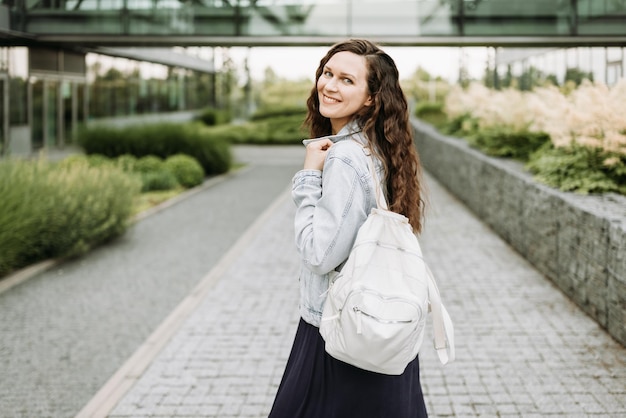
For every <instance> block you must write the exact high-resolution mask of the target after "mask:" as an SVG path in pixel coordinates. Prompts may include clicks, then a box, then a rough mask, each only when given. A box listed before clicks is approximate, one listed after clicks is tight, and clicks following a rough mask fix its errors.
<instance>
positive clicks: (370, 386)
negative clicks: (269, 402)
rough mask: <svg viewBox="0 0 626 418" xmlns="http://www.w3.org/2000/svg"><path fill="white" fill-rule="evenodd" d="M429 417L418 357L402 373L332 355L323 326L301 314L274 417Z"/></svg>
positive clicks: (277, 395) (273, 408)
mask: <svg viewBox="0 0 626 418" xmlns="http://www.w3.org/2000/svg"><path fill="white" fill-rule="evenodd" d="M427 416H428V414H427V413H426V406H425V405H424V396H423V394H422V387H421V385H420V376H419V360H418V358H416V359H415V360H413V361H412V362H411V363H410V364H409V365H408V366H407V368H406V370H405V371H404V373H403V374H402V375H399V376H389V375H384V374H379V373H373V372H369V371H366V370H362V369H359V368H357V367H354V366H351V365H349V364H347V363H344V362H342V361H339V360H336V359H334V358H333V357H331V356H330V355H328V353H326V351H325V350H324V340H323V339H322V336H321V335H320V333H319V328H317V327H315V326H313V325H310V324H308V323H307V322H305V321H304V320H303V319H302V318H300V323H299V325H298V331H297V333H296V337H295V341H294V343H293V347H292V349H291V354H290V356H289V360H288V361H287V366H286V368H285V373H284V374H283V378H282V381H281V383H280V386H279V388H278V393H277V394H276V398H275V399H274V405H273V407H272V411H271V412H270V415H269V417H270V418H350V417H359V418H379V417H380V418H383V417H384V418H418V417H427Z"/></svg>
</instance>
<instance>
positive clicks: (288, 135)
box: [208, 115, 308, 145]
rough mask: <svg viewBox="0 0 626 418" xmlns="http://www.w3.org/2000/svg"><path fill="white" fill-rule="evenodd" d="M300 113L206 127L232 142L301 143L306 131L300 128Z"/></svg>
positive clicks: (260, 143) (306, 135) (218, 136)
mask: <svg viewBox="0 0 626 418" xmlns="http://www.w3.org/2000/svg"><path fill="white" fill-rule="evenodd" d="M303 121H304V117H303V116H301V115H291V116H275V117H272V118H266V119H261V120H256V121H253V122H248V123H246V124H244V125H229V126H221V127H215V128H210V129H208V134H209V135H211V136H215V137H216V138H220V139H224V140H227V141H229V142H230V143H233V144H258V145H278V144H280V145H290V144H300V145H301V144H302V140H303V139H305V138H308V133H307V132H306V131H305V130H304V129H303V128H302V122H303Z"/></svg>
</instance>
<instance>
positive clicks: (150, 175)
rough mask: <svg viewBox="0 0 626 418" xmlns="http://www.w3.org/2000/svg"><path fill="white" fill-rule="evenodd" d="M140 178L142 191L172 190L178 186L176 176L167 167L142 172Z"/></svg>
mask: <svg viewBox="0 0 626 418" xmlns="http://www.w3.org/2000/svg"><path fill="white" fill-rule="evenodd" d="M140 178H141V186H142V187H141V191H142V192H153V191H156V190H172V189H175V188H176V187H178V181H177V180H176V176H175V175H174V173H172V172H171V171H169V170H168V169H167V168H165V167H162V168H161V169H158V170H150V171H144V172H141V174H140Z"/></svg>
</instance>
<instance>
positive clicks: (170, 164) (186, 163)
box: [163, 154, 204, 188]
mask: <svg viewBox="0 0 626 418" xmlns="http://www.w3.org/2000/svg"><path fill="white" fill-rule="evenodd" d="M163 165H164V167H165V169H166V170H167V171H169V172H170V173H172V174H173V175H174V177H175V178H176V180H177V181H178V183H179V184H180V185H181V186H183V187H185V188H190V187H194V186H197V185H199V184H201V183H202V181H203V180H204V170H203V169H202V166H201V165H200V163H198V161H197V160H196V159H195V158H193V157H190V156H188V155H185V154H177V155H172V156H171V157H168V158H167V159H166V160H165V162H164V163H163Z"/></svg>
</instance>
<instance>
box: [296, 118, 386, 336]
mask: <svg viewBox="0 0 626 418" xmlns="http://www.w3.org/2000/svg"><path fill="white" fill-rule="evenodd" d="M324 138H330V139H331V140H332V141H333V142H334V145H333V146H332V147H331V148H330V149H329V151H328V154H327V156H326V160H325V163H324V169H323V171H320V170H300V171H299V172H297V173H296V174H295V176H294V177H293V189H292V197H293V200H294V202H295V204H296V207H297V209H296V216H295V221H294V225H295V238H296V248H297V250H298V253H299V254H300V259H301V266H300V315H301V316H302V319H304V320H305V321H306V322H308V323H310V324H312V325H314V326H317V327H319V324H320V320H321V316H322V310H323V309H324V302H325V300H326V291H327V290H328V285H329V279H330V278H331V277H332V276H334V275H335V271H336V270H335V269H337V268H338V267H339V266H341V265H342V264H343V263H344V262H345V261H346V259H347V258H348V255H349V253H350V249H351V248H352V244H353V243H354V240H355V239H356V235H357V232H358V230H359V228H360V227H361V225H362V224H363V222H365V219H366V218H367V215H368V214H369V213H370V211H371V210H372V208H374V207H376V192H375V190H376V189H375V188H374V183H373V179H372V176H371V174H370V169H369V160H368V159H369V149H367V148H364V147H363V146H361V145H359V143H360V144H362V145H367V139H366V138H365V136H364V135H363V134H362V133H361V129H360V128H359V126H358V125H356V123H354V122H352V123H349V124H347V125H346V126H345V127H344V128H343V129H341V131H339V132H338V134H337V135H333V136H329V137H324ZM316 139H317V138H316ZM316 139H310V140H305V141H303V142H304V143H305V144H307V143H309V142H310V141H315V140H316ZM357 141H358V142H357ZM375 161H376V167H377V172H378V178H379V179H383V178H384V176H383V174H382V164H380V162H379V161H378V160H375ZM381 188H382V189H381V190H384V184H381Z"/></svg>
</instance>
